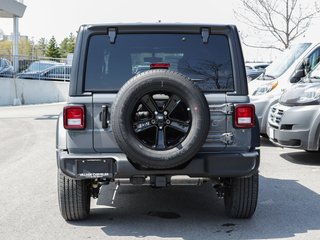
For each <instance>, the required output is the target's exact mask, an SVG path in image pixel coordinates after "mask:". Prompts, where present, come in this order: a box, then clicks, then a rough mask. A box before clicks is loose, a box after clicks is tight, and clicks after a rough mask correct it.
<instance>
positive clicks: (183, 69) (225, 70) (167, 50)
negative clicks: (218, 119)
mask: <svg viewBox="0 0 320 240" xmlns="http://www.w3.org/2000/svg"><path fill="white" fill-rule="evenodd" d="M154 63H168V64H170V67H169V69H170V70H173V71H178V72H180V73H182V74H184V75H186V76H188V77H190V78H191V79H192V80H193V81H194V83H195V84H196V85H198V86H199V87H200V88H201V89H202V90H203V91H216V90H222V91H229V90H233V89H234V85H233V84H234V80H233V73H232V61H231V54H230V47H229V42H228V38H227V36H224V35H211V36H210V38H209V42H208V43H206V44H205V43H203V42H202V38H201V35H199V34H118V35H117V38H116V42H115V43H114V44H111V43H110V41H109V37H108V36H106V35H93V36H91V37H90V39H89V48H88V52H87V61H86V70H85V85H84V90H85V91H92V92H99V91H118V90H119V89H120V88H121V86H122V85H123V84H124V83H125V82H126V81H128V80H129V79H130V78H131V77H133V76H134V75H136V74H139V73H141V72H143V71H147V70H149V69H150V65H151V64H154Z"/></svg>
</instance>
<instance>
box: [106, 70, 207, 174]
mask: <svg viewBox="0 0 320 240" xmlns="http://www.w3.org/2000/svg"><path fill="white" fill-rule="evenodd" d="M209 122H210V114H209V107H208V103H207V101H206V98H205V97H204V95H203V93H202V92H201V90H200V89H199V88H198V87H197V86H195V85H194V84H193V82H192V81H191V79H189V78H187V77H186V76H184V75H182V74H180V73H177V72H173V71H169V70H163V69H156V70H150V71H146V72H143V73H141V74H138V75H136V76H135V77H133V78H132V79H130V80H129V81H128V82H127V83H126V84H125V85H123V87H122V88H121V89H120V90H119V92H118V94H117V96H116V99H115V101H114V103H113V105H112V109H111V127H112V131H113V134H114V137H115V139H116V141H117V143H118V145H119V147H120V148H121V149H122V151H123V152H124V153H125V154H126V155H127V158H128V159H129V160H130V161H132V162H133V163H135V164H138V165H140V166H143V167H147V168H153V169H168V168H173V167H177V166H179V165H182V164H184V163H186V162H188V161H189V160H191V159H192V157H194V155H195V154H196V153H197V152H198V151H199V149H200V148H201V146H202V145H203V144H204V142H205V140H206V138H207V135H208V130H209Z"/></svg>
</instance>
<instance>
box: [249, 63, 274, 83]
mask: <svg viewBox="0 0 320 240" xmlns="http://www.w3.org/2000/svg"><path fill="white" fill-rule="evenodd" d="M268 66H269V63H246V73H247V80H248V82H250V81H252V80H253V79H256V78H257V77H259V76H260V75H261V74H262V73H264V71H265V69H266V67H268Z"/></svg>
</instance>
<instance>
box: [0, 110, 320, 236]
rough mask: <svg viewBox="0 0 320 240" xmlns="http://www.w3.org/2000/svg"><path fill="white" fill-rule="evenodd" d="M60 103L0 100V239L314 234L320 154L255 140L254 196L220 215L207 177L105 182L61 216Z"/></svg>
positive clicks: (319, 206) (319, 224) (319, 227)
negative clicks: (84, 207)
mask: <svg viewBox="0 0 320 240" xmlns="http://www.w3.org/2000/svg"><path fill="white" fill-rule="evenodd" d="M62 106H63V105H62V104H48V105H38V106H20V107H0V131H1V133H0V182H1V184H0V239H1V240H10V239H24V240H28V239H30V240H35V239H55V240H57V239H68V240H72V239H75V240H79V239H136V238H139V239H185V240H193V239H195V240H198V239H201V240H204V239H210V240H211V239H320V221H319V220H320V195H319V193H320V154H319V153H306V152H304V151H300V150H294V149H287V148H285V149H282V148H278V147H274V146H273V145H272V144H270V143H269V142H268V141H267V140H266V139H262V146H261V148H260V149H261V167H260V192H259V194H260V195H259V203H258V207H257V210H256V213H255V215H254V216H253V217H252V218H251V219H248V220H235V219H230V218H227V217H226V216H225V214H224V206H223V200H221V199H219V198H218V197H217V196H216V194H215V191H214V190H213V188H212V187H211V186H210V185H209V184H205V185H202V186H200V187H196V186H172V187H168V188H165V189H153V188H149V187H137V186H122V185H120V186H116V185H114V184H112V185H108V186H104V187H103V188H102V192H101V195H100V197H99V199H98V200H93V201H92V206H91V207H92V210H91V215H90V218H89V219H88V220H85V221H81V222H66V221H64V220H63V218H62V217H61V216H60V213H59V208H58V199H57V180H56V175H57V168H56V159H55V125H56V119H57V116H58V113H59V112H60V111H61V110H62Z"/></svg>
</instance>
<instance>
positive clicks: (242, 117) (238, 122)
mask: <svg viewBox="0 0 320 240" xmlns="http://www.w3.org/2000/svg"><path fill="white" fill-rule="evenodd" d="M234 113H235V114H234V115H235V116H234V125H235V127H236V128H253V127H254V124H255V120H254V116H255V110H254V105H252V104H239V105H236V106H235V111H234Z"/></svg>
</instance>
